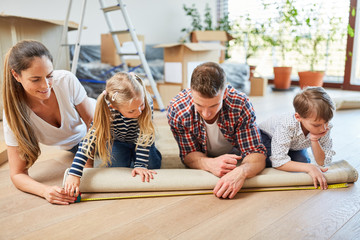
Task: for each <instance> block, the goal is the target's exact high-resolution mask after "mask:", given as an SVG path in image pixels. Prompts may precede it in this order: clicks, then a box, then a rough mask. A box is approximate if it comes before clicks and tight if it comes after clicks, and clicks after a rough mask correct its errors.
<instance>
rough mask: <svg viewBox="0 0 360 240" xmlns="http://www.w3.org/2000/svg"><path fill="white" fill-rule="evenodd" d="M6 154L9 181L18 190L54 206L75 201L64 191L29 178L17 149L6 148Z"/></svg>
mask: <svg viewBox="0 0 360 240" xmlns="http://www.w3.org/2000/svg"><path fill="white" fill-rule="evenodd" d="M7 152H8V159H9V166H10V177H11V181H12V182H13V183H14V185H15V186H16V187H17V188H18V189H19V190H21V191H24V192H28V193H32V194H35V195H37V196H40V197H43V198H45V199H46V200H47V201H48V202H50V203H54V204H62V205H67V204H69V203H73V202H74V201H75V198H74V197H70V196H68V195H66V194H65V191H64V189H62V188H60V187H58V186H48V185H45V184H42V183H40V182H37V181H35V180H34V179H33V178H31V177H30V176H29V175H28V170H27V169H26V162H25V161H24V160H22V159H21V158H20V155H19V147H17V146H8V147H7Z"/></svg>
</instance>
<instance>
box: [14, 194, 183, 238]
mask: <svg viewBox="0 0 360 240" xmlns="http://www.w3.org/2000/svg"><path fill="white" fill-rule="evenodd" d="M181 199H182V197H177V198H171V199H170V198H168V199H165V198H164V199H160V198H159V199H157V201H148V199H125V200H119V201H100V202H99V201H97V202H82V203H77V204H73V205H71V206H70V208H65V209H64V211H66V213H67V215H68V214H70V212H71V211H72V210H73V211H79V210H78V209H79V208H84V209H88V210H87V211H86V212H83V213H80V214H77V215H76V216H72V217H71V218H67V219H65V220H61V221H57V222H54V223H53V224H51V225H49V226H44V227H42V228H41V229H39V230H37V231H32V232H30V233H27V234H24V235H23V236H20V237H19V239H35V238H36V236H52V234H54V233H56V234H54V236H52V237H51V239H54V240H55V239H68V238H72V239H91V238H96V236H98V238H101V235H102V234H104V233H107V232H109V231H112V229H114V228H117V227H119V226H122V225H125V224H127V223H129V222H132V221H133V220H134V219H136V218H139V217H141V216H143V215H147V214H148V213H149V212H152V211H157V210H158V209H159V208H162V207H165V206H167V205H171V204H172V203H173V202H176V201H181ZM59 229H66V231H59Z"/></svg>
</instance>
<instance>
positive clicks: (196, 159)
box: [167, 62, 266, 198]
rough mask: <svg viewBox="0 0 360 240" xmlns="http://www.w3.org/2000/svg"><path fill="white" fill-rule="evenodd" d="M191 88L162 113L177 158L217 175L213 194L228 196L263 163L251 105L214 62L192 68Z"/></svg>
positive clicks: (172, 101) (253, 174)
mask: <svg viewBox="0 0 360 240" xmlns="http://www.w3.org/2000/svg"><path fill="white" fill-rule="evenodd" d="M190 87H191V88H190V89H185V90H183V91H181V92H180V93H179V94H178V95H177V96H176V97H175V98H174V99H172V100H171V102H170V105H169V107H168V114H167V117H168V122H169V125H170V128H171V131H172V133H173V134H174V137H175V139H176V141H177V142H178V145H179V148H180V158H181V160H182V161H183V163H184V164H185V165H187V166H188V167H190V168H197V169H203V170H206V171H208V172H211V173H212V174H214V175H216V176H217V177H220V180H219V181H218V183H217V184H216V186H215V188H214V194H215V195H216V196H217V197H219V198H220V197H222V198H227V197H228V198H233V197H234V196H235V195H236V193H237V192H238V191H239V190H240V189H241V187H242V186H243V184H244V181H245V179H247V178H251V177H254V176H255V175H257V174H258V173H259V172H260V171H262V170H263V169H264V167H265V157H266V149H265V147H264V145H263V144H262V143H261V137H260V134H259V129H258V127H257V125H256V122H255V119H256V117H255V112H254V109H253V107H252V105H251V103H250V102H249V99H248V98H247V97H246V95H245V94H243V93H240V92H238V91H237V90H236V89H234V88H233V87H231V86H230V85H228V86H226V76H225V73H224V70H223V69H222V68H221V67H220V65H219V64H216V63H212V62H207V63H204V64H201V65H199V66H198V67H196V68H195V70H194V72H193V74H192V76H191V86H190ZM238 161H239V162H241V164H240V165H237V164H238Z"/></svg>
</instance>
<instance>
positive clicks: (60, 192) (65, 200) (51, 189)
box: [43, 186, 76, 205]
mask: <svg viewBox="0 0 360 240" xmlns="http://www.w3.org/2000/svg"><path fill="white" fill-rule="evenodd" d="M43 197H44V198H45V199H46V200H47V201H48V202H49V203H53V204H61V205H68V204H69V203H74V202H75V200H76V198H75V197H71V196H69V195H68V194H66V192H65V190H64V189H62V188H60V187H58V186H47V187H46V189H45V192H44V193H43Z"/></svg>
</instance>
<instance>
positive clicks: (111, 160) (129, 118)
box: [64, 73, 161, 197]
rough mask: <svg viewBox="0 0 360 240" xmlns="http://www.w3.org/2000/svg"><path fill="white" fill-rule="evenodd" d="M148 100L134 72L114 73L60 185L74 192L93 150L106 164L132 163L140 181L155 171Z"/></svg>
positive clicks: (157, 162)
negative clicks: (67, 174)
mask: <svg viewBox="0 0 360 240" xmlns="http://www.w3.org/2000/svg"><path fill="white" fill-rule="evenodd" d="M150 103H152V102H151V98H150V97H149V96H148V94H147V93H146V90H145V86H144V84H143V82H142V80H141V79H140V78H139V77H138V76H137V75H135V74H128V73H117V74H115V75H114V76H113V77H112V78H110V79H109V80H108V81H107V83H106V88H105V91H104V92H103V93H102V94H100V95H99V97H98V100H97V104H96V110H95V117H94V122H93V125H92V127H91V128H90V130H89V131H88V134H87V135H86V137H85V138H84V139H83V140H82V141H81V143H80V146H79V150H78V151H77V153H76V155H75V158H74V162H73V164H72V166H71V168H70V171H69V176H68V177H67V179H66V183H65V187H64V188H65V191H66V192H67V193H69V195H70V196H75V197H77V196H78V194H79V185H80V178H81V176H82V173H83V168H84V167H85V165H86V164H88V165H90V166H92V165H93V160H94V153H97V154H98V155H99V157H100V159H101V160H102V164H103V165H105V166H107V167H134V169H133V170H132V176H133V177H135V176H136V175H137V174H139V175H140V176H141V178H142V181H143V182H144V181H145V180H146V181H147V182H149V181H150V179H153V174H156V172H155V171H153V170H149V169H156V168H160V166H161V154H160V152H159V151H158V150H157V149H156V147H155V144H154V140H155V129H154V125H153V121H152V106H151V105H150ZM88 159H89V160H88ZM87 162H88V163H87ZM74 193H75V195H74Z"/></svg>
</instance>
